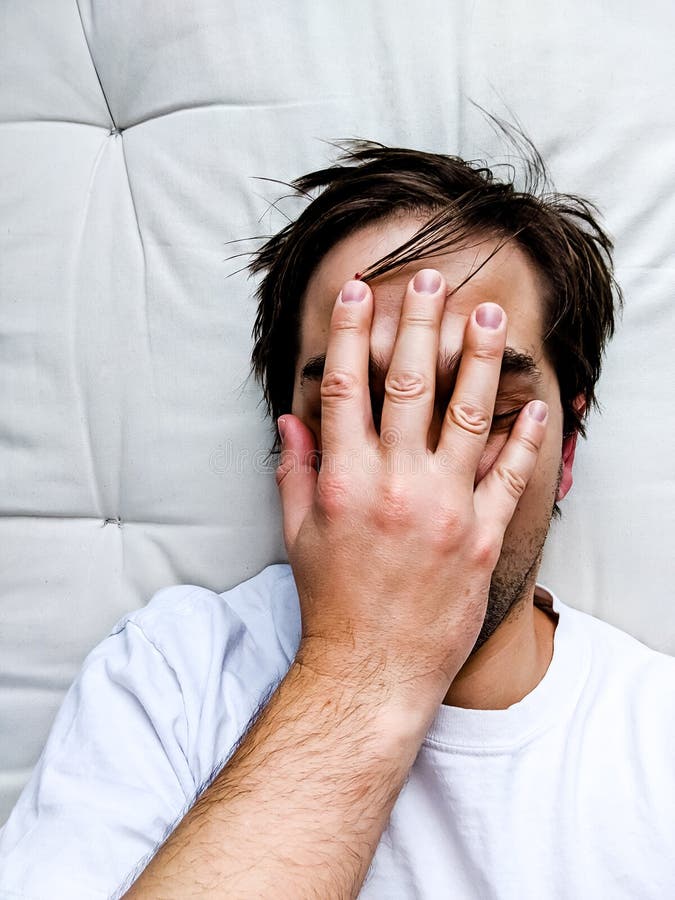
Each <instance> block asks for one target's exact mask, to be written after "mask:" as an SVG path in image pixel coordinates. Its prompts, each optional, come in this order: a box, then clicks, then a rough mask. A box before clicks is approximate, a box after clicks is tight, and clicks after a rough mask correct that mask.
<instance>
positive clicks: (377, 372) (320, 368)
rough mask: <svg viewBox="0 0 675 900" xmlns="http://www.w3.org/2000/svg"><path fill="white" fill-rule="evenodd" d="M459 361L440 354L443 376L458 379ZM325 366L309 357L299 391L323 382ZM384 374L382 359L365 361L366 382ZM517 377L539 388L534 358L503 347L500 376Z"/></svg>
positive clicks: (321, 358) (457, 355)
mask: <svg viewBox="0 0 675 900" xmlns="http://www.w3.org/2000/svg"><path fill="white" fill-rule="evenodd" d="M461 359H462V353H461V351H460V350H458V351H456V352H455V353H450V354H448V353H443V354H442V355H441V361H440V365H439V369H440V370H441V373H442V374H443V375H446V376H449V377H450V379H451V380H452V379H454V378H456V377H457V371H458V370H459V364H460V362H461ZM325 366H326V354H325V353H320V354H319V355H318V356H311V357H310V358H309V359H308V360H307V362H306V363H305V364H304V366H303V367H302V371H301V373H300V387H301V389H303V388H304V386H305V384H306V383H307V382H317V381H319V382H320V381H321V379H322V378H323V372H324V368H325ZM386 374H387V364H386V362H385V360H384V358H383V357H381V356H379V355H378V354H373V353H371V354H370V356H369V358H368V381H369V383H370V384H373V383H374V382H377V381H384V378H385V376H386ZM504 375H516V376H518V377H519V378H520V379H522V380H524V381H528V382H530V384H531V385H532V387H534V388H536V387H540V386H541V383H542V381H543V375H542V372H541V369H539V367H538V366H537V364H536V362H535V361H534V358H533V357H532V356H530V354H529V353H523V352H522V351H521V350H516V349H515V348H514V347H505V348H504V356H503V357H502V367H501V376H504Z"/></svg>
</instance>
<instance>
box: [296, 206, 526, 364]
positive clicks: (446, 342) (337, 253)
mask: <svg viewBox="0 0 675 900" xmlns="http://www.w3.org/2000/svg"><path fill="white" fill-rule="evenodd" d="M422 224H423V220H422V219H419V218H413V217H406V218H399V219H395V220H386V221H384V222H378V223H375V224H373V225H368V226H366V227H364V228H361V229H359V230H358V231H355V232H353V233H352V234H350V235H349V236H348V237H346V238H344V239H342V240H341V241H339V242H338V243H336V244H335V245H334V246H333V247H332V248H331V249H330V250H329V251H328V253H327V254H326V255H325V256H324V258H323V259H322V260H321V262H320V264H319V265H318V266H317V268H316V269H315V271H314V272H313V274H312V277H311V278H310V280H309V282H308V284H307V289H306V291H305V295H304V298H303V304H302V312H301V325H300V354H299V358H298V365H297V367H296V379H297V377H298V373H299V371H300V369H301V367H302V365H303V361H304V360H306V359H307V358H308V357H311V356H318V355H319V354H321V353H325V351H326V346H327V344H328V330H329V325H330V318H331V313H332V310H333V306H334V305H335V300H336V298H337V295H338V293H339V291H340V289H341V288H342V286H343V284H344V282H345V281H348V280H349V279H351V278H353V277H354V275H355V273H357V272H363V271H364V270H366V269H367V268H368V267H369V266H371V265H372V264H373V263H374V262H376V261H377V260H379V259H380V258H381V257H383V256H385V255H386V254H387V253H390V252H392V251H393V250H396V249H397V248H398V247H399V246H400V245H401V244H403V243H404V242H405V241H407V240H408V239H409V238H410V237H411V236H412V235H413V234H414V233H415V232H416V231H417V230H418V229H419V228H420V226H421V225H422ZM499 243H500V241H499V239H498V238H495V237H485V236H479V235H477V236H476V237H475V238H472V239H471V240H470V242H469V244H470V245H464V246H462V247H460V248H458V249H453V250H452V251H450V252H448V253H442V254H439V255H438V256H433V257H425V258H424V259H423V260H420V261H419V262H415V263H412V264H409V265H407V266H405V267H404V268H403V269H399V270H396V271H392V272H389V273H387V274H386V275H383V276H380V277H379V278H377V279H374V280H369V281H368V284H369V285H370V287H371V289H372V291H373V296H374V313H373V325H372V328H371V350H372V351H374V352H376V353H378V354H379V355H380V356H381V357H382V358H384V359H386V360H390V359H391V352H392V349H393V343H394V339H395V336H396V329H397V326H398V321H399V317H400V313H401V305H402V303H403V297H404V294H405V289H406V285H407V283H408V281H409V280H410V279H411V278H412V277H413V275H414V274H415V272H416V271H417V270H418V269H421V268H434V269H438V270H439V271H440V272H441V273H442V274H443V276H444V277H445V279H446V282H447V286H448V293H451V292H454V293H452V296H449V297H448V298H447V299H446V302H445V312H444V316H443V323H442V326H441V344H442V346H444V347H446V348H450V349H452V350H454V349H459V347H461V336H462V334H463V330H464V326H465V324H466V320H467V318H468V317H469V316H470V315H471V312H472V310H473V309H474V307H475V306H477V305H478V304H479V303H482V302H483V301H485V300H491V301H493V302H495V303H499V305H500V306H501V307H502V308H503V309H504V310H505V312H506V314H507V316H508V333H507V344H508V345H509V346H511V347H514V348H515V349H517V350H520V351H522V352H525V353H529V354H530V355H531V356H533V357H534V359H535V360H537V361H538V362H539V361H540V360H541V361H542V362H543V360H542V346H541V338H542V308H541V306H542V301H541V298H542V295H543V283H542V279H541V276H540V275H539V273H538V271H537V269H536V267H535V266H534V264H533V263H532V262H531V261H530V259H529V257H528V256H527V254H526V253H525V251H523V250H522V249H521V248H520V247H519V246H518V245H517V244H515V243H514V242H509V243H508V244H506V245H505V246H504V247H502V248H501V249H499V250H498V252H497V253H496V254H495V255H494V256H493V257H492V259H490V260H489V261H487V262H486V260H487V259H488V257H489V256H490V253H492V252H493V251H494V250H495V249H496V248H497V247H498V246H499ZM483 263H484V265H482V264H483ZM481 265H482V268H480V270H479V271H476V270H477V269H478V268H479V267H480V266H481ZM474 271H475V272H476V274H474V275H472V277H471V278H470V280H469V281H468V282H467V283H466V284H464V285H462V287H460V288H459V290H456V291H455V289H456V288H457V287H458V286H459V285H460V284H461V283H462V282H463V281H464V279H466V278H467V277H468V276H469V275H471V273H472V272H474Z"/></svg>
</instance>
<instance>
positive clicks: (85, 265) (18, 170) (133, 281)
mask: <svg viewBox="0 0 675 900" xmlns="http://www.w3.org/2000/svg"><path fill="white" fill-rule="evenodd" d="M610 9H611V14H610ZM0 21H1V22H2V28H1V30H0V34H2V51H1V52H0V172H1V173H2V175H1V179H0V185H1V188H0V190H1V193H0V340H1V347H2V352H1V353H0V396H1V397H2V420H1V426H0V427H1V433H0V434H1V440H0V479H1V482H2V492H1V494H0V498H1V499H0V503H1V504H2V513H3V515H2V518H0V547H1V548H2V565H1V568H0V571H1V574H2V581H3V583H2V598H1V600H0V603H1V606H0V619H1V623H0V624H1V627H0V734H1V735H2V740H0V822H2V821H4V819H5V817H6V815H7V813H8V812H9V809H10V808H11V806H12V804H13V803H14V800H15V799H16V797H17V795H18V793H19V791H20V789H21V787H22V786H23V784H24V783H25V781H26V780H27V777H28V774H29V772H30V769H31V768H32V766H33V765H34V764H35V762H36V760H37V758H38V755H39V753H40V751H41V748H42V745H43V743H44V740H45V737H46V734H47V731H48V729H49V726H50V723H51V720H52V718H53V716H54V713H55V711H56V709H57V707H58V706H59V704H60V702H61V700H62V698H63V695H64V692H65V690H66V688H67V686H68V685H69V683H70V682H71V680H72V679H73V678H74V676H75V674H76V672H77V671H78V669H79V667H80V664H81V662H82V660H83V658H84V656H85V655H86V653H87V652H88V651H89V650H90V649H91V648H92V647H93V646H94V645H95V644H97V643H98V642H99V641H100V640H102V638H103V637H104V636H105V635H106V634H107V632H108V631H109V629H110V628H111V627H112V626H113V624H114V623H115V622H116V621H117V620H118V619H119V618H120V617H121V616H122V615H123V614H124V613H125V612H126V611H128V610H131V609H135V608H137V607H139V606H142V605H144V604H145V603H146V602H147V601H148V599H149V598H150V596H151V595H152V593H153V592H154V591H155V590H157V589H159V588H160V587H163V586H165V585H169V584H175V583H181V582H187V583H193V584H201V585H204V586H206V587H210V588H213V589H216V590H218V591H223V590H225V589H226V588H228V587H230V586H232V585H234V584H236V583H238V582H239V581H241V580H242V579H244V578H247V577H249V576H251V575H253V574H254V573H256V572H257V571H259V570H260V569H261V568H263V567H264V566H265V565H266V564H268V563H270V562H276V561H283V560H284V558H285V557H284V551H283V542H282V539H281V531H280V518H279V506H278V501H277V495H276V488H275V485H274V478H273V469H272V467H271V465H266V464H265V451H266V449H267V447H268V443H269V441H270V437H271V431H270V429H269V425H268V423H266V422H265V421H264V418H263V408H262V406H261V405H260V403H259V401H260V394H259V391H258V388H257V385H256V384H255V383H254V382H253V381H252V380H250V379H249V380H247V375H248V364H249V363H248V361H249V353H250V348H251V344H250V332H251V326H252V322H253V317H254V313H255V305H254V302H253V300H252V294H253V290H254V285H253V284H252V283H251V282H249V281H247V279H246V277H245V273H243V272H241V271H238V270H239V269H240V267H241V266H242V265H243V264H244V263H245V258H237V259H231V258H230V257H231V256H232V255H233V254H234V253H237V252H241V251H242V250H243V249H247V248H249V249H250V247H252V246H253V244H250V243H249V244H244V245H239V244H230V243H229V242H231V241H234V240H237V239H240V238H247V237H252V236H255V235H264V234H270V233H272V232H273V231H276V230H277V229H278V228H280V227H281V226H282V225H283V223H284V221H285V218H284V212H285V213H286V214H288V215H293V214H294V213H296V212H297V211H298V210H299V206H298V204H297V203H296V202H295V201H288V200H286V201H282V202H281V203H280V204H279V211H277V210H275V209H274V208H272V207H271V206H270V201H273V200H276V199H277V198H278V197H279V196H280V195H281V194H283V193H284V191H283V188H282V187H280V186H279V185H276V184H274V183H271V182H265V181H261V180H256V179H259V178H261V177H267V178H272V179H280V180H282V181H283V180H290V179H292V178H294V177H296V176H298V175H300V174H302V173H304V172H306V171H309V170H310V169H312V168H316V167H318V166H321V165H324V164H326V163H328V162H329V161H330V160H332V159H333V158H334V148H333V147H331V146H330V144H328V143H326V141H330V140H331V139H337V138H343V137H353V136H359V137H365V138H371V139H375V140H380V141H383V142H385V143H392V144H398V145H404V146H414V147H417V148H419V149H428V150H435V151H441V152H450V153H459V154H461V155H464V156H466V157H468V158H482V159H486V160H488V161H492V162H494V161H505V160H506V156H505V154H507V153H508V152H509V151H508V149H505V145H504V144H503V142H502V141H500V140H498V138H497V137H496V136H495V134H494V133H493V132H492V131H491V130H490V128H489V127H488V126H487V124H486V121H485V120H484V119H483V118H482V117H481V116H480V115H479V114H478V113H477V112H476V110H475V109H474V108H473V107H472V106H471V104H470V103H469V98H472V99H473V100H475V101H477V102H478V103H480V104H482V105H483V106H485V107H487V108H488V109H490V110H491V111H493V112H495V113H497V114H498V115H502V116H505V117H506V118H512V114H513V115H514V116H517V117H518V118H519V119H520V121H521V122H522V124H523V126H524V127H525V128H526V130H527V131H528V133H529V134H530V135H531V137H532V138H533V140H534V141H535V143H536V144H537V146H538V147H539V149H540V150H541V151H542V153H543V155H544V157H545V158H546V159H547V161H548V163H549V165H550V168H551V172H552V175H553V178H554V181H555V183H556V187H557V188H558V189H559V190H563V191H569V192H574V193H578V194H581V195H582V196H586V197H588V198H590V199H592V200H594V201H595V202H597V203H598V204H599V206H600V208H601V209H602V211H603V213H604V216H605V222H606V225H607V227H608V229H609V231H610V232H611V233H612V234H613V235H614V237H615V239H616V263H617V276H618V279H619V281H620V282H621V284H622V285H623V287H624V290H625V294H626V312H625V315H624V318H623V322H622V323H619V329H618V333H617V336H616V338H615V340H614V342H613V343H612V344H611V345H610V348H609V351H608V354H607V358H606V365H605V370H604V374H603V376H602V379H601V383H600V389H599V394H600V398H601V401H602V404H603V408H604V413H603V415H602V416H598V415H593V416H592V417H591V421H590V424H589V439H588V441H587V442H586V443H583V442H582V443H581V446H580V447H579V449H578V451H577V466H576V469H577V474H576V484H575V487H574V489H573V491H572V493H571V495H570V496H569V498H568V499H566V500H565V501H564V503H563V504H562V509H563V519H562V521H561V522H559V523H556V524H555V525H554V527H553V530H552V534H551V537H550V540H549V545H548V549H547V555H546V559H545V564H544V568H543V570H542V573H541V576H540V580H542V581H544V582H545V583H548V584H550V585H551V586H552V587H553V588H554V589H555V590H556V591H557V593H558V594H559V595H560V596H561V598H562V599H563V600H564V601H565V602H567V603H569V604H570V605H573V606H576V607H578V608H580V609H584V610H586V611H589V612H592V613H593V614H594V615H597V616H599V617H601V618H603V619H605V620H607V621H609V622H611V623H613V624H616V625H618V626H619V627H621V628H623V629H624V630H626V631H628V632H630V633H632V634H634V635H635V636H637V637H638V638H640V639H641V640H643V641H644V642H645V643H647V644H649V645H650V646H652V647H655V648H657V649H660V650H664V651H666V652H670V653H673V652H675V604H673V602H672V599H673V593H672V580H673V574H674V572H673V550H672V548H673V543H674V537H675V476H674V475H673V465H672V455H673V443H674V438H675V404H674V403H673V381H674V376H675V354H674V353H673V349H672V348H673V346H674V345H675V303H674V299H675V286H674V285H675V255H674V250H673V247H674V246H675V233H674V232H675V226H674V225H673V223H674V222H675V191H674V189H673V185H674V184H675V171H674V169H675V109H674V107H673V103H672V96H671V94H672V85H673V82H674V80H675V64H674V63H673V54H672V34H673V28H674V27H675V7H674V6H673V4H672V3H670V2H668V0H645V2H643V3H642V4H641V5H637V4H635V3H627V2H617V3H614V4H611V5H608V4H587V3H586V2H585V0H570V2H568V3H565V4H559V3H554V2H541V3H539V4H536V5H532V3H530V2H528V0H505V2H502V3H499V4H488V3H483V4H477V3H473V4H460V3H439V2H432V0H416V2H415V3H402V2H401V3H392V2H391V0H371V2H369V3H362V2H359V0H341V2H340V3H329V2H317V0H274V2H272V0H270V2H268V3H262V2H254V0H228V2H222V0H221V2H215V0H190V2H188V0H176V2H173V3H171V4H166V3H160V2H158V0H146V2H144V3H142V4H140V3H134V2H131V0H106V2H102V0H101V2H99V0H79V6H78V3H76V2H74V0H22V2H20V3H19V2H14V3H5V4H3V5H2V8H1V9H0Z"/></svg>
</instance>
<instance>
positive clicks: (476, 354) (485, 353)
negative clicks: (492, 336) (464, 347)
mask: <svg viewBox="0 0 675 900" xmlns="http://www.w3.org/2000/svg"><path fill="white" fill-rule="evenodd" d="M502 354H503V350H502V347H501V345H500V344H492V343H483V342H481V343H480V344H476V346H475V347H474V348H473V350H472V351H471V355H472V356H473V358H474V359H477V360H479V361H480V362H489V363H494V362H495V361H496V360H501V358H502Z"/></svg>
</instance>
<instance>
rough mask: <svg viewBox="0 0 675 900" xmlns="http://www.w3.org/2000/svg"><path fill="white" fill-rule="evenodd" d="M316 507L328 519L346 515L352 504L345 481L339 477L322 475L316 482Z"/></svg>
mask: <svg viewBox="0 0 675 900" xmlns="http://www.w3.org/2000/svg"><path fill="white" fill-rule="evenodd" d="M315 498H316V505H317V507H318V509H319V511H320V512H321V513H322V514H323V515H324V516H326V517H327V518H328V519H334V518H335V517H336V516H339V515H340V514H342V513H344V511H345V510H346V509H347V507H348V505H349V502H350V495H349V491H348V488H347V484H346V483H345V481H344V480H343V479H342V478H341V477H340V476H338V475H334V474H324V473H321V475H320V476H319V478H318V479H317V482H316V493H315Z"/></svg>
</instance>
